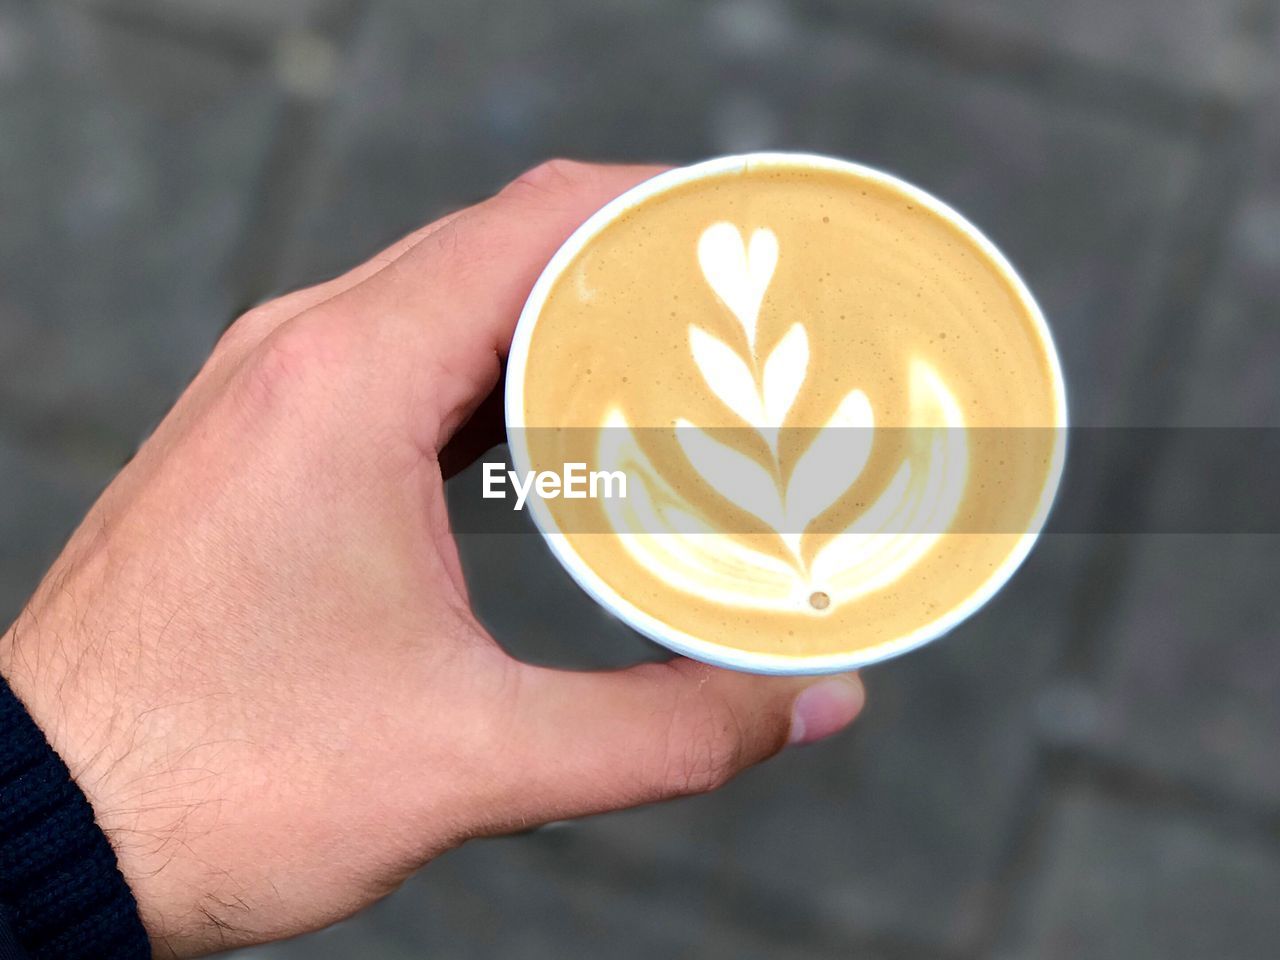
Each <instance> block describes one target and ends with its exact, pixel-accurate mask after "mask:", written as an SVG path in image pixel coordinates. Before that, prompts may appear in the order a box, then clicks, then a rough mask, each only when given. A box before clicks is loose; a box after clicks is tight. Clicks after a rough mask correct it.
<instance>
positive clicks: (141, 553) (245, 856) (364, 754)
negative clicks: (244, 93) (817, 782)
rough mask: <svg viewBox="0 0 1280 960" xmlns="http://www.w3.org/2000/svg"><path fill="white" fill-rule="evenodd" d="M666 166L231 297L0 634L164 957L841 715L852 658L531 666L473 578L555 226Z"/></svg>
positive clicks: (674, 787)
mask: <svg viewBox="0 0 1280 960" xmlns="http://www.w3.org/2000/svg"><path fill="white" fill-rule="evenodd" d="M656 172H658V171H657V169H654V168H642V167H603V166H587V165H581V164H570V163H566V162H553V163H550V164H546V165H544V166H541V167H539V168H537V169H536V170H533V171H531V172H530V173H528V174H526V175H525V176H523V177H521V178H520V179H519V180H517V181H516V182H514V183H512V184H511V185H510V186H508V187H507V188H506V189H505V190H503V191H502V192H501V193H500V194H498V195H497V196H496V197H494V198H493V199H491V200H488V201H486V202H484V203H481V204H479V205H478V206H475V207H472V208H470V209H467V210H464V211H462V212H460V213H457V214H454V215H452V216H450V217H446V218H445V219H443V220H441V221H439V222H437V223H434V224H432V225H430V226H428V227H425V228H424V229H422V230H420V231H418V232H417V233H415V234H413V235H411V236H409V237H406V238H405V239H404V240H402V241H401V242H399V243H398V244H396V245H395V246H393V247H391V248H390V249H389V250H387V251H385V252H384V253H383V254H382V255H380V256H378V257H375V258H374V259H373V260H371V261H369V262H368V263H365V264H363V265H361V266H359V267H357V268H356V269H354V270H352V271H351V272H350V273H348V274H346V275H344V276H342V277H339V278H338V279H335V280H332V281H330V282H328V283H325V284H322V285H320V286H318V287H314V288H311V289H308V290H303V291H299V292H297V293H294V294H291V295H289V296H286V297H283V298H281V299H279V300H276V301H273V302H271V303H268V304H266V305H265V306H262V307H259V308H257V309H255V310H253V311H251V312H250V313H248V314H247V315H245V316H244V317H242V318H240V319H239V320H238V321H237V322H236V323H235V324H234V325H233V326H232V327H231V329H230V330H229V331H228V332H227V334H226V335H225V336H224V337H223V338H222V340H221V342H220V343H219V344H218V346H217V348H216V349H215V351H214V353H213V356H212V357H211V358H210V359H209V361H208V363H207V364H206V365H205V367H204V369H203V370H202V371H201V372H200V374H199V376H197V377H196V379H195V381H194V382H193V383H192V384H191V386H190V387H189V388H188V389H187V390H186V392H185V393H184V394H183V396H182V397H181V399H180V400H179V401H178V403H177V405H176V406H175V407H174V409H173V410H172V412H171V413H170V414H169V416H168V417H167V418H166V419H165V421H164V422H163V423H162V424H161V425H160V427H159V428H158V429H157V430H156V432H155V434H154V436H152V437H151V438H150V439H149V440H148V441H147V443H146V444H145V445H144V446H143V447H142V449H141V450H140V451H139V453H138V455H137V457H136V458H135V459H134V460H133V462H132V463H130V464H129V466H128V467H127V468H126V469H125V470H124V471H123V472H122V473H121V474H120V475H119V476H118V477H117V478H116V479H115V481H114V482H113V483H112V484H111V486H110V487H109V488H108V489H107V490H106V492H105V493H104V494H103V495H102V498H101V499H100V500H99V501H98V503H97V504H96V505H95V506H94V508H93V509H92V511H91V512H90V513H89V515H88V517H87V518H86V519H85V521H84V523H83V524H82V525H81V527H80V529H79V530H78V531H77V532H76V534H75V535H74V537H73V538H72V539H71V542H70V543H69V545H68V546H67V548H66V550H65V552H64V553H63V555H62V556H61V557H60V558H59V560H58V561H57V563H56V564H55V565H54V566H53V568H52V569H51V570H50V572H49V574H48V575H47V577H46V578H45V580H44V582H43V583H42V584H41V586H40V588H39V590H38V591H37V593H36V595H35V597H34V598H33V600H32V602H31V604H30V605H29V607H28V608H27V610H26V611H25V612H24V614H23V615H22V616H21V617H20V618H19V620H18V622H17V623H15V624H14V625H13V627H12V628H11V629H10V631H9V632H8V633H7V634H6V635H5V636H4V638H3V640H0V673H3V674H4V675H5V676H6V677H7V678H8V679H9V681H10V684H11V685H12V686H13V688H14V690H15V691H16V692H17V693H18V695H19V696H20V697H21V698H22V699H23V700H24V701H25V703H26V704H27V706H28V709H29V710H30V711H31V713H32V715H33V716H34V717H35V718H36V720H37V722H39V723H40V724H41V726H42V727H43V728H44V730H45V732H46V734H47V735H48V737H49V739H50V741H51V742H52V743H53V745H54V747H55V748H56V749H57V750H58V751H59V753H61V755H62V756H63V758H64V759H65V760H66V762H67V764H68V766H69V767H70V768H71V771H72V774H73V775H74V776H75V777H76V779H77V781H78V782H79V784H80V785H81V787H82V788H83V790H84V791H85V793H86V794H87V795H88V797H89V799H90V801H91V802H92V804H93V806H94V809H95V811H96V814H97V817H98V821H99V823H100V824H101V826H102V827H103V829H104V830H105V831H106V832H107V835H108V836H109V837H110V839H111V841H112V843H113V845H114V846H115V849H116V851H117V853H118V856H119V861H120V866H121V869H122V871H123V872H124V875H125V877H126V879H127V880H128V881H129V883H130V885H131V886H132V888H133V890H134V892H135V894H136V895H137V899H138V903H139V905H140V909H141V912H142V917H143V921H144V923H145V924H146V926H147V928H148V931H149V932H150V934H151V936H152V939H153V941H154V943H155V945H156V952H157V955H158V956H161V957H165V956H191V955H195V954H199V953H202V952H209V951H213V950H217V949H221V948H224V947H229V946H234V945H237V944H243V943H250V942H256V941H262V940H269V939H274V938H278V937H285V936H289V935H292V934H297V933H301V932H304V931H307V930H311V929H315V928H317V927H321V926H324V925H325V924H328V923H331V922H333V921H335V920H338V919H340V918H342V917H345V916H348V915H349V914H351V913H353V912H355V911H356V910H358V909H360V908H361V907H363V906H365V905H366V904H368V903H370V902H372V901H373V900H375V899H377V898H378V897H380V896H382V895H384V894H386V893H388V892H389V891H391V890H393V889H394V888H395V887H396V886H397V885H398V884H399V883H400V882H401V881H403V880H404V878H405V877H406V876H408V875H409V874H410V873H411V872H412V871H413V870H415V869H416V868H418V867H420V866H421V865H422V864H423V863H425V862H426V861H428V860H430V859H431V858H432V857H434V856H436V855H437V854H439V853H441V852H442V851H444V850H446V849H448V848H450V847H453V846H456V845H457V844H459V843H461V842H463V841H464V840H466V839H468V838H471V837H477V836H484V835H490V834H497V833H502V832H505V831H511V830H516V829H520V828H523V827H527V826H529V825H532V824H537V823H542V822H546V821H549V820H554V819H562V818H566V817H574V816H579V815H583V814H588V813H592V812H596V811H603V810H609V809H614V808H618V807H625V806H629V805H633V804H639V803H645V802H648V801H653V800H658V799H661V798H665V797H672V796H677V795H681V794H689V793H694V792H698V791H704V790H709V789H711V788H714V787H716V786H717V785H719V784H721V783H723V782H724V781H725V780H726V779H728V778H729V777H730V776H732V775H733V774H734V773H736V772H737V771H739V770H741V769H742V768H744V767H746V766H748V765H750V764H753V763H755V762H757V761H760V760H762V759H764V758H765V757H768V756H769V755H771V754H773V753H774V752H776V751H777V750H779V749H780V748H781V747H782V746H783V745H784V744H785V743H786V742H787V741H788V739H789V738H791V739H793V740H801V741H807V740H813V739H817V738H818V737H821V736H825V735H827V734H829V733H832V732H834V731H835V730H837V729H839V728H841V727H843V726H844V725H845V724H846V723H848V722H849V721H850V720H851V719H852V718H853V716H854V715H855V714H856V713H857V712H858V709H859V707H860V706H861V703H862V690H861V687H860V686H859V684H858V681H857V679H856V678H854V677H842V678H834V679H827V680H825V681H819V682H817V683H815V681H814V680H813V679H809V680H807V681H806V680H804V679H782V678H765V677H757V676H750V675H746V674H738V673H731V672H727V671H721V670H715V669H712V668H710V667H706V666H703V665H700V664H697V663H694V662H692V661H688V660H682V659H676V660H673V661H670V662H668V663H664V664H649V665H644V666H639V667H634V668H632V669H629V670H622V671H616V672H608V673H572V672H561V671H554V670H547V669H542V668H535V667H531V666H528V665H525V664H521V663H518V662H516V661H514V660H512V659H511V658H509V657H508V656H507V655H506V654H504V653H503V652H502V650H501V649H499V647H498V646H497V644H495V643H494V641H493V639H492V638H491V637H489V636H488V634H487V633H486V632H485V630H484V629H483V628H482V627H481V626H480V624H479V623H478V622H477V621H476V619H475V617H474V616H473V615H472V613H471V610H470V607H469V605H468V602H467V591H466V585H465V584H464V582H463V578H462V572H461V569H460V567H459V563H458V555H457V551H456V548H455V545H454V541H453V539H452V537H451V535H450V532H449V522H448V517H447V515H446V512H445V500H444V492H443V483H444V478H443V475H442V470H441V463H442V462H445V463H448V462H449V457H450V454H451V453H454V452H457V451H459V450H462V451H466V450H470V451H472V453H473V455H474V453H475V452H479V451H481V450H483V449H484V447H485V445H486V442H487V440H488V438H486V437H483V436H477V435H476V434H477V431H478V429H479V427H478V425H477V424H476V423H474V422H472V423H470V424H468V421H469V420H471V419H472V414H473V413H474V412H475V411H476V410H477V408H478V407H479V406H480V404H481V403H482V401H484V399H485V398H486V397H487V396H489V395H490V394H491V393H492V392H493V391H494V389H495V388H496V386H497V385H498V383H499V380H500V376H501V370H502V362H503V358H504V357H505V355H506V351H507V347H508V345H509V343H510V340H511V334H512V329H513V327H514V324H515V320H516V317H517V315H518V314H519V311H520V307H521V304H522V303H523V301H524V298H525V296H526V295H527V294H528V291H529V289H530V288H531V286H532V285H533V282H534V280H535V279H536V277H537V274H538V272H539V271H540V270H541V269H542V267H543V266H544V265H545V264H546V262H547V261H548V259H549V258H550V257H551V255H552V253H553V252H554V251H555V250H556V248H557V247H558V246H559V244H560V243H561V242H562V241H563V240H564V239H565V238H566V237H567V236H568V235H569V233H570V232H572V230H573V229H574V228H575V227H576V226H577V225H578V224H579V223H581V222H582V221H583V220H584V219H585V218H586V217H587V216H588V215H590V214H591V213H592V212H593V211H594V210H596V209H597V208H599V207H600V206H601V205H603V204H604V203H605V202H607V201H608V200H610V199H611V198H613V197H614V196H616V195H617V194H619V193H621V192H622V191H623V190H625V189H627V188H628V187H630V186H632V185H633V184H635V183H637V182H639V181H641V180H643V179H645V178H646V177H649V176H652V175H653V174H654V173H656ZM584 642H587V641H585V640H584ZM802 691H804V692H803V695H801V694H802Z"/></svg>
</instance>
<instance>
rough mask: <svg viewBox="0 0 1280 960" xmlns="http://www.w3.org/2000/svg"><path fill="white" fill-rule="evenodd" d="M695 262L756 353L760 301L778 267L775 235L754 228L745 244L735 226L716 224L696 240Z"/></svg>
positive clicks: (752, 350)
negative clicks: (696, 253)
mask: <svg viewBox="0 0 1280 960" xmlns="http://www.w3.org/2000/svg"><path fill="white" fill-rule="evenodd" d="M698 263H699V265H700V266H701V267H702V272H703V274H704V275H705V276H706V278H707V282H708V283H710V284H711V289H712V290H714V291H715V292H716V296H718V297H719V298H720V299H721V300H722V301H724V305H725V306H726V307H728V308H729V311H730V312H731V313H732V314H733V315H734V316H735V317H737V318H738V322H739V323H740V324H742V329H743V332H744V333H746V335H747V345H748V346H749V347H750V348H751V352H752V353H755V349H756V325H757V321H758V320H759V318H760V304H761V303H762V302H763V301H764V293H765V291H766V290H767V289H768V288H769V283H770V281H771V280H773V271H774V269H775V268H776V267H777V266H778V239H777V237H776V236H774V234H773V231H772V230H755V231H753V232H752V234H751V240H750V242H749V243H747V244H744V243H743V242H742V234H741V233H740V232H739V231H738V228H737V227H735V226H734V225H733V224H731V223H717V224H715V225H714V226H712V227H710V228H708V229H707V230H705V231H704V232H703V234H702V237H701V238H700V239H699V240H698Z"/></svg>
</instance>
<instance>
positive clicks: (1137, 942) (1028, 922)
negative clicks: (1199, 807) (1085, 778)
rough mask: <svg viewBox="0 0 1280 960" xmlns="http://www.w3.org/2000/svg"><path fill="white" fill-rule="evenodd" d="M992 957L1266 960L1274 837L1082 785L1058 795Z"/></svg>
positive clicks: (1273, 919)
mask: <svg viewBox="0 0 1280 960" xmlns="http://www.w3.org/2000/svg"><path fill="white" fill-rule="evenodd" d="M1042 840H1043V848H1044V853H1043V865H1042V868H1041V870H1040V871H1039V872H1038V875H1037V876H1036V877H1034V878H1033V879H1032V881H1031V883H1030V885H1029V888H1028V889H1027V890H1026V896H1025V897H1024V899H1023V904H1022V906H1023V908H1024V909H1023V912H1022V913H1021V916H1020V918H1019V920H1018V921H1016V922H1015V924H1014V925H1013V926H1012V927H1011V929H1010V933H1009V935H1008V937H1007V939H1006V941H1005V942H1004V943H1003V944H1002V945H1001V947H1000V949H998V950H997V951H996V952H995V954H994V956H995V957H996V958H998V960H1083V958H1088V960H1148V958H1150V960H1208V958H1213V960H1271V958H1273V957H1274V956H1275V955H1276V944H1277V943H1280V910H1277V909H1276V904H1277V903H1280V844H1277V842H1276V838H1275V836H1265V835H1264V836H1259V835H1257V834H1254V833H1251V832H1248V831H1244V832H1240V831H1237V830H1236V829H1234V828H1231V829H1228V828H1226V827H1222V826H1218V825H1215V824H1214V823H1212V822H1206V821H1204V820H1203V819H1200V818H1197V817H1194V816H1191V815H1189V814H1186V813H1182V812H1177V811H1168V810H1163V809H1161V808H1159V807H1158V806H1155V807H1153V806H1150V805H1147V804H1132V803H1129V802H1124V801H1119V800H1113V799H1110V798H1108V797H1106V796H1100V795H1098V794H1096V793H1094V792H1092V791H1090V790H1088V789H1086V788H1077V789H1073V790H1070V791H1068V792H1066V793H1064V794H1063V795H1062V796H1061V797H1060V799H1059V800H1058V802H1057V804H1056V806H1055V809H1054V811H1053V813H1052V816H1051V817H1050V819H1049V823H1048V828H1047V830H1046V833H1045V836H1044V837H1043V838H1042Z"/></svg>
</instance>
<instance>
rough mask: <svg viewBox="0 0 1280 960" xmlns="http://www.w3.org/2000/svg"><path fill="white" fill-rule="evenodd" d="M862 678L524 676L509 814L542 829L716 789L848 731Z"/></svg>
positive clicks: (663, 666)
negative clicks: (782, 754)
mask: <svg viewBox="0 0 1280 960" xmlns="http://www.w3.org/2000/svg"><path fill="white" fill-rule="evenodd" d="M863 701H864V692H863V688H862V684H861V681H860V680H859V678H858V677H857V676H856V675H853V674H847V675H838V676H833V677H819V678H815V677H801V678H795V677H765V676H758V675H754V674H747V673H737V672H734V671H729V670H721V669H717V668H714V667H709V666H706V665H705V664H701V663H697V662H695V661H692V660H685V659H683V658H678V659H676V660H672V661H669V662H667V663H659V664H645V665H642V666H639V667H632V668H630V669H628V670H621V671H615V672H608V673H572V672H565V671H556V670H547V669H543V668H537V667H522V676H521V680H520V683H519V690H518V694H517V696H515V697H514V698H513V700H512V701H511V704H510V707H511V709H512V711H513V712H512V715H511V718H510V727H509V729H510V731H511V732H510V735H509V737H508V749H507V755H508V756H509V757H510V758H513V760H514V759H515V758H518V759H519V762H518V763H514V762H513V763H510V764H509V765H508V770H509V772H510V773H511V774H512V777H511V779H510V782H509V786H510V789H511V796H510V797H509V798H507V800H508V803H510V804H511V805H512V807H511V809H515V810H518V811H519V812H520V815H521V816H522V817H523V818H524V819H525V820H526V821H528V822H545V821H549V820H555V819H563V818H566V817H574V816H580V815H584V814H588V813H596V812H601V811H604V810H613V809H619V808H623V807H629V806H634V805H637V804H641V803H648V802H651V801H654V800H661V799H665V798H669V797H675V796H682V795H686V794H691V793H700V792H704V791H707V790H711V789H714V788H715V787H718V786H720V785H721V784H723V783H725V782H726V781H727V780H729V779H730V778H732V777H733V776H734V775H735V774H737V773H738V772H740V771H741V770H743V769H745V768H746V767H749V766H751V765H752V764H755V763H759V762H760V761H762V760H764V759H766V758H767V757H770V756H772V755H773V754H774V753H776V752H778V751H779V750H780V749H782V747H784V746H785V745H787V744H788V743H811V742H813V741H814V740H818V739H821V738H823V737H826V736H829V735H831V734H833V733H835V732H837V731H838V730H840V729H843V728H844V727H845V726H847V725H848V724H849V723H851V722H852V721H853V719H854V717H856V716H857V714H858V712H859V711H860V710H861V709H862V704H863Z"/></svg>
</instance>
